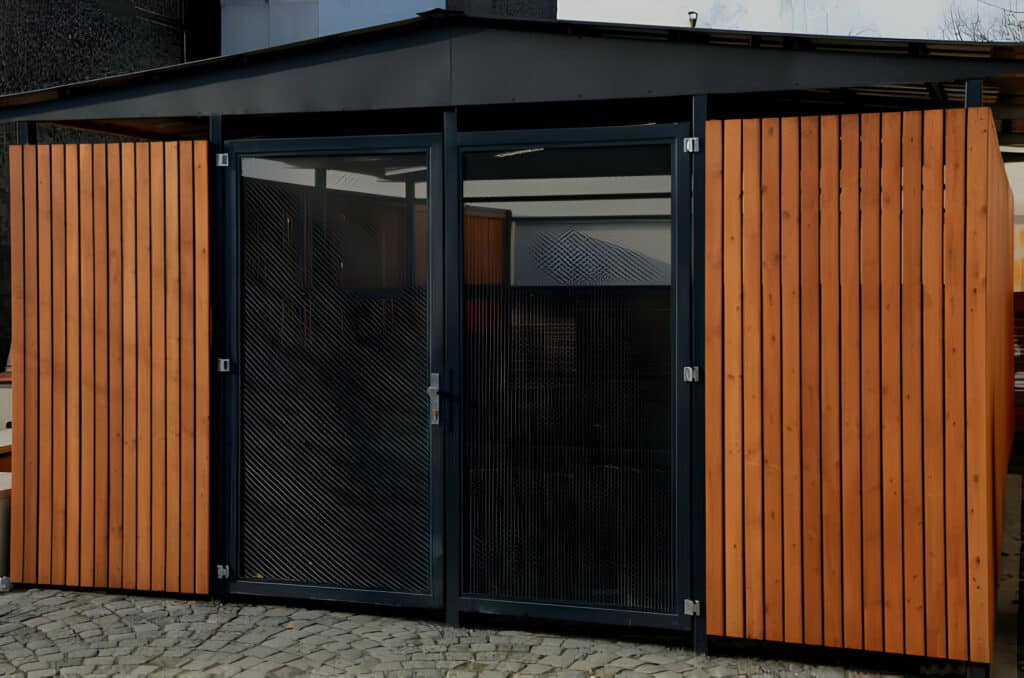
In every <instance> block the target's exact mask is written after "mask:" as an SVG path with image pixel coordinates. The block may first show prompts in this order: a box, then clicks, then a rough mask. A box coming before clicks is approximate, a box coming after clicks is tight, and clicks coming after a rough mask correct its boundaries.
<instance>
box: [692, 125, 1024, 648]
mask: <svg viewBox="0 0 1024 678" xmlns="http://www.w3.org/2000/svg"><path fill="white" fill-rule="evenodd" d="M776 126H777V130H778V134H777V137H776V136H775V129H776ZM713 129H714V130H715V131H714V135H713V137H712V138H713V144H714V149H713V150H711V151H710V152H709V163H708V186H709V187H711V188H710V190H709V193H708V196H707V197H708V203H707V204H708V217H709V223H708V233H709V235H711V240H709V247H708V250H707V254H708V277H707V280H706V285H707V288H706V300H707V303H708V311H709V312H708V315H707V318H708V324H707V327H706V328H705V330H706V332H707V337H706V345H707V346H708V347H709V349H710V350H709V351H708V358H709V363H708V365H709V382H708V393H709V395H710V397H709V398H708V400H707V401H706V407H707V409H706V417H707V420H706V421H707V422H708V423H709V428H708V432H709V433H708V436H709V437H708V446H707V450H708V456H707V467H706V468H707V469H708V476H707V480H708V488H707V490H708V497H709V502H708V523H707V531H708V544H709V545H711V544H714V545H715V552H714V553H713V554H712V553H709V557H708V567H709V569H710V568H711V567H712V566H713V564H716V563H717V564H718V565H720V567H719V568H718V571H719V572H722V571H723V568H724V573H725V577H724V578H723V579H722V580H714V584H713V585H714V591H715V592H714V594H713V595H709V603H710V602H711V601H712V600H713V599H714V600H717V601H720V602H721V601H724V602H721V604H722V605H723V607H724V610H723V612H722V617H723V618H722V619H721V620H720V621H721V624H720V626H715V627H714V628H718V629H720V631H719V632H720V633H722V634H724V635H730V636H734V635H739V634H742V637H745V638H748V639H751V640H760V639H762V638H765V639H778V640H783V641H786V642H790V643H804V644H809V645H825V646H829V647H844V648H850V649H869V650H875V651H883V652H889V653H893V654H908V655H914V656H929V657H937V658H949V659H954V660H957V661H962V660H968V661H973V662H979V663H986V662H988V661H990V659H991V655H992V642H993V633H994V616H993V610H994V605H995V589H996V582H997V581H998V571H997V565H998V561H999V553H1000V535H1001V526H1002V524H1001V515H1000V512H999V511H998V509H999V508H1000V507H1001V506H1002V501H1003V498H1004V496H1005V487H1006V481H1005V478H1006V472H1007V470H1006V469H1007V466H1008V463H1009V461H1008V459H1009V451H1010V447H1011V445H1012V437H1013V433H1012V427H1013V416H1012V411H1013V403H1012V398H1013V396H1012V394H1013V389H1012V383H1011V380H1012V374H1013V367H1012V364H1011V362H1010V359H1011V356H1012V335H1011V332H1012V329H1011V328H1010V326H1009V324H1010V322H1011V318H1012V305H1013V304H1012V292H1011V290H1012V277H1013V275H1012V262H1011V260H1010V253H1011V252H1012V241H1011V235H1012V223H1011V222H1012V216H1011V214H1012V198H1011V196H1010V190H1009V183H1008V180H1007V178H1006V173H1005V170H1004V168H1003V164H1002V158H1001V154H1000V151H999V148H998V145H997V143H996V138H997V132H996V128H995V126H994V122H993V119H992V116H991V114H990V113H989V112H988V111H987V110H985V109H969V110H968V111H967V112H965V111H964V110H949V111H927V112H906V113H887V114H884V115H881V114H859V115H853V114H851V115H844V116H840V117H834V116H823V117H820V118H818V117H806V118H787V119H783V120H781V121H776V120H773V119H771V118H766V119H761V120H755V121H727V122H725V123H724V124H723V123H720V122H715V123H713ZM723 130H724V135H723ZM755 138H756V139H757V140H758V144H759V147H758V149H757V151H756V152H755V150H754V149H752V148H750V147H749V144H752V143H753V141H752V140H753V139H755ZM723 151H724V156H723ZM737 167H738V168H739V169H738V170H737ZM737 185H739V187H740V188H739V189H737V188H736V186H737ZM755 192H756V193H758V195H757V196H756V197H755V196H753V195H752V194H753V193H755ZM736 223H739V227H738V229H737V227H736V225H735V224H736ZM736 238H738V239H739V244H737V243H736V241H735V239H736ZM737 287H738V288H739V289H737ZM758 320H759V324H758V323H757V321H758ZM737 337H738V338H739V341H737ZM737 344H738V345H737ZM748 351H755V352H757V353H758V355H756V356H755V355H751V354H750V353H749V352H748ZM716 408H717V411H716ZM712 427H714V428H712ZM713 434H714V437H712V435H713ZM740 435H742V441H743V442H742V445H743V448H742V455H743V464H742V465H739V467H738V468H737V466H738V465H737V464H736V463H735V462H731V461H730V450H731V449H732V447H733V445H734V442H735V440H736V439H737V437H738V436H740ZM758 445H759V446H760V449H757V448H758ZM736 497H741V498H742V501H741V502H740V501H737V499H736ZM712 498H713V500H712ZM738 510H742V513H743V517H744V518H743V522H742V525H738V524H734V523H732V522H731V520H733V519H734V515H733V513H732V512H733V511H738ZM777 515H778V516H779V520H778V524H777V526H776V523H775V520H776V518H775V517H776V516H777ZM740 527H742V531H741V530H740V529H739V528H740ZM740 537H742V539H740ZM734 544H741V545H742V549H741V550H738V555H737V554H730V548H732V547H733V545H734ZM759 547H760V548H759ZM721 554H724V557H722V555H721ZM731 558H735V561H736V562H735V566H734V567H733V568H732V569H730V559H731ZM751 559H757V560H761V561H762V562H761V563H751V562H750V561H751ZM740 566H742V567H740ZM709 574H710V572H709ZM712 576H714V575H712ZM709 581H711V578H709ZM776 583H777V585H776ZM741 599H742V600H743V601H744V604H743V605H742V606H740V605H739V604H738V601H739V600H741ZM762 601H763V607H762ZM762 611H763V619H762V618H759V616H758V615H759V614H760V613H761V612H762ZM741 612H742V614H741Z"/></svg>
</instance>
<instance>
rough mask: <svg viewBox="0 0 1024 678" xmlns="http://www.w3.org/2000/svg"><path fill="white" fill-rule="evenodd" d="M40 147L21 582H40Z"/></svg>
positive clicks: (31, 217) (33, 149)
mask: <svg viewBox="0 0 1024 678" xmlns="http://www.w3.org/2000/svg"><path fill="white" fill-rule="evenodd" d="M38 148H39V147H38V146H25V147H24V172H25V173H24V191H25V193H24V194H25V198H24V201H25V202H24V205H25V377H26V378H25V457H24V459H25V465H24V472H25V482H24V485H23V487H24V490H25V493H24V497H25V502H24V507H25V516H24V520H25V530H24V535H25V538H24V553H23V555H22V558H23V565H22V568H23V569H22V581H24V582H26V583H33V584H34V583H38V581H39V568H38V562H39V218H38V217H39V177H38V174H37V168H38V164H37V157H38V156H37V152H38Z"/></svg>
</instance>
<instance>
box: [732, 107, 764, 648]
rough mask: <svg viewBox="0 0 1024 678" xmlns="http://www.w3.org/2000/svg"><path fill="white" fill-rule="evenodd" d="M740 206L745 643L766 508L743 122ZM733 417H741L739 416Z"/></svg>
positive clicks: (745, 126)
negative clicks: (746, 376) (748, 376)
mask: <svg viewBox="0 0 1024 678" xmlns="http://www.w3.org/2000/svg"><path fill="white" fill-rule="evenodd" d="M742 132H743V144H742V152H743V172H742V188H743V204H742V210H743V213H742V227H741V228H742V231H741V237H742V243H741V247H742V251H743V259H742V261H743V270H742V272H741V275H742V290H743V291H742V313H743V316H742V323H743V335H742V339H743V343H742V351H743V358H742V362H743V374H744V375H750V378H747V379H744V380H743V391H742V393H743V409H742V413H743V464H744V466H743V513H744V519H743V533H744V553H745V554H746V557H744V559H743V563H744V583H745V588H746V591H745V601H746V631H745V633H744V637H745V638H752V639H761V638H764V556H763V554H764V502H763V485H762V483H763V480H762V469H763V465H764V459H763V449H762V448H763V444H762V440H761V379H760V378H759V375H760V374H761V121H760V120H756V119H752V120H744V121H743V123H742ZM737 414H739V413H738V412H737Z"/></svg>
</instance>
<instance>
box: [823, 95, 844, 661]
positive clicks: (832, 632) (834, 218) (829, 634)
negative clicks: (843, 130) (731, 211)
mask: <svg viewBox="0 0 1024 678" xmlns="http://www.w3.org/2000/svg"><path fill="white" fill-rule="evenodd" d="M839 160H840V155H839V117H838V116H834V115H827V116H822V118H821V163H820V164H821V168H820V169H821V215H820V222H821V233H820V243H821V247H820V271H821V339H820V345H821V549H822V557H821V562H822V566H823V568H824V569H823V572H822V616H823V622H824V632H823V638H824V642H825V644H826V645H829V646H831V647H842V645H843V507H842V465H841V459H840V449H841V448H840V438H841V423H840V416H841V413H840V395H839V381H840V369H841V368H840V365H841V360H840V353H839V349H840V335H839V256H840V255H839Z"/></svg>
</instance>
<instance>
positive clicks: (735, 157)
mask: <svg viewBox="0 0 1024 678" xmlns="http://www.w3.org/2000/svg"><path fill="white" fill-rule="evenodd" d="M741 130H742V128H741V124H740V121H739V120H726V121H725V145H724V146H725V148H724V163H725V177H724V180H723V186H722V194H723V224H722V226H723V235H724V239H723V248H724V249H723V257H722V281H723V318H722V319H723V323H722V327H723V331H724V335H725V336H724V339H723V352H722V355H723V359H724V367H725V378H724V384H723V385H724V399H725V400H724V401H725V412H728V413H729V416H727V417H726V418H725V421H724V427H725V435H724V440H723V442H724V446H725V586H726V590H727V591H729V592H730V594H731V595H727V596H726V599H725V633H726V635H729V636H733V637H742V636H743V632H744V595H743V590H744V586H743V575H744V572H743V307H742V298H741V288H742V274H743V258H742V257H743V248H742V237H743V233H742V217H741V209H740V195H741V191H742V188H743V187H742V183H741V168H742V162H743V158H742V137H741V134H742V132H741Z"/></svg>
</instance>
